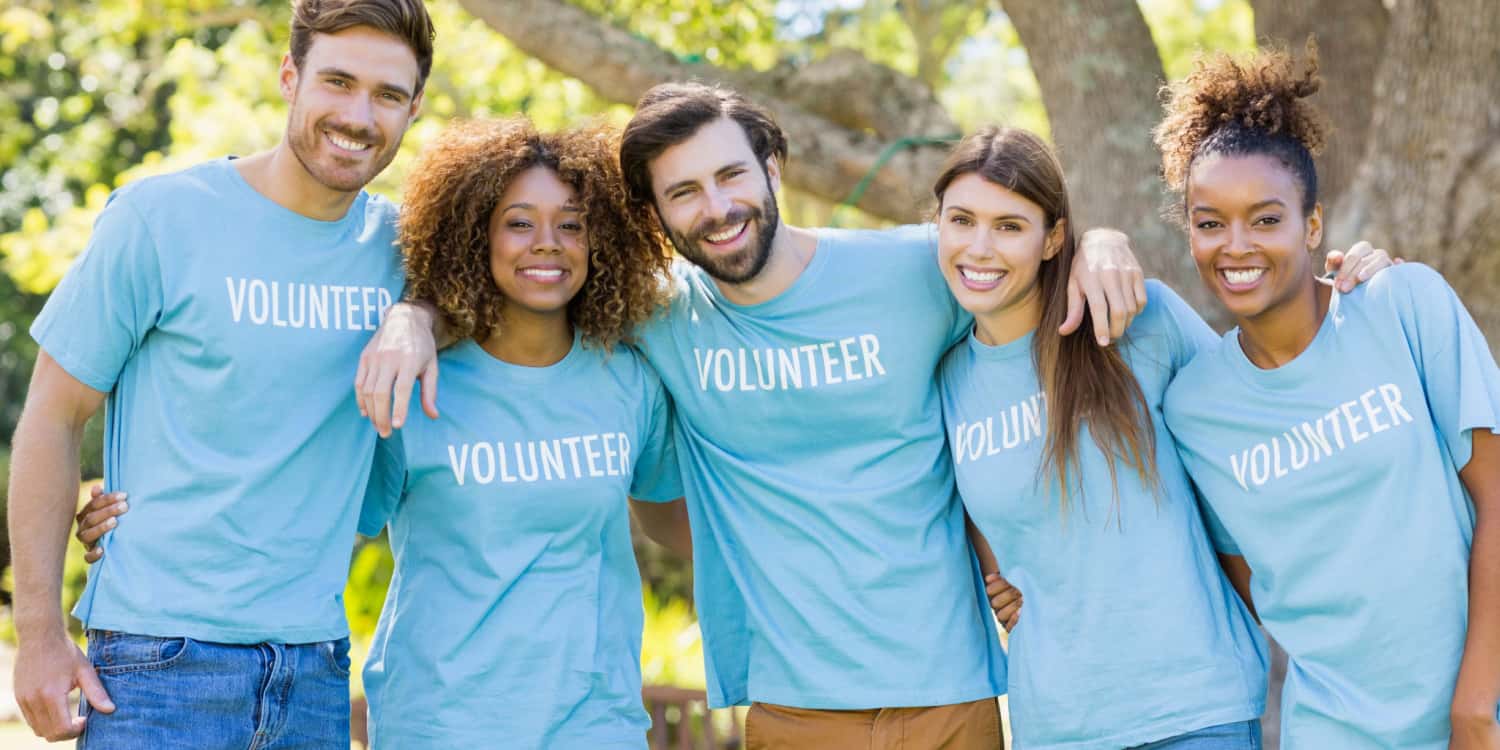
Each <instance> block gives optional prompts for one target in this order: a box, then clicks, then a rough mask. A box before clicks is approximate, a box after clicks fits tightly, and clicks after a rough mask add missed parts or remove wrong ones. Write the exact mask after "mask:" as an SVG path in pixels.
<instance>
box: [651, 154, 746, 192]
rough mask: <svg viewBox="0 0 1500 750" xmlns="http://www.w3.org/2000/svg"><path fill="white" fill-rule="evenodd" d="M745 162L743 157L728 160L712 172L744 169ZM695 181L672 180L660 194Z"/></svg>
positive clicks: (695, 181)
mask: <svg viewBox="0 0 1500 750" xmlns="http://www.w3.org/2000/svg"><path fill="white" fill-rule="evenodd" d="M747 163H748V162H746V161H745V160H743V159H741V160H740V161H736V162H730V163H728V164H725V165H724V166H722V167H719V168H718V169H716V170H714V174H715V175H720V174H723V173H724V172H725V171H726V170H730V169H744V168H745V166H746V164H747ZM697 182H698V181H697V180H679V181H677V182H674V183H672V184H670V185H668V186H666V187H664V188H662V191H661V194H662V195H671V194H672V193H673V192H675V191H676V190H677V189H678V188H683V187H687V186H689V185H692V184H695V183H697Z"/></svg>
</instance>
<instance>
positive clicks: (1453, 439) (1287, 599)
mask: <svg viewBox="0 0 1500 750" xmlns="http://www.w3.org/2000/svg"><path fill="white" fill-rule="evenodd" d="M1316 72H1317V58H1316V49H1315V48H1313V47H1312V46H1311V45H1309V60H1308V64H1307V66H1306V69H1305V70H1304V71H1302V72H1298V69H1297V66H1296V65H1295V64H1294V62H1293V60H1292V58H1291V57H1290V56H1289V55H1288V54H1286V53H1285V52H1279V51H1270V52H1261V53H1259V54H1256V55H1253V56H1251V57H1248V58H1242V59H1237V58H1233V57H1229V56H1223V55H1218V56H1213V57H1209V58H1206V59H1203V60H1200V61H1199V62H1198V64H1197V67H1196V69H1195V71H1194V72H1193V73H1192V74H1191V75H1189V76H1188V77H1187V78H1186V79H1184V80H1182V81H1178V82H1176V83H1174V84H1172V85H1171V87H1170V88H1169V93H1170V97H1169V100H1168V101H1167V103H1166V116H1165V118H1164V119H1163V121H1162V122H1161V124H1160V126H1159V127H1158V128H1157V130H1156V142H1157V144H1158V145H1159V146H1160V148H1161V152H1162V165H1163V169H1164V172H1165V175H1166V177H1167V180H1168V182H1169V183H1170V185H1171V187H1172V188H1174V189H1175V190H1178V191H1181V192H1182V193H1183V204H1182V206H1183V209H1184V212H1185V218H1186V223H1187V233H1188V241H1189V244H1190V246H1191V249H1192V256H1193V260H1194V262H1195V263H1196V264H1197V266H1198V271H1199V274H1200V275H1201V277H1202V279H1203V282H1204V283H1205V284H1206V285H1207V286H1208V288H1209V289H1211V290H1212V291H1213V292H1214V294H1215V295H1216V296H1217V297H1218V299H1219V301H1220V302H1221V303H1222V304H1223V305H1224V306H1225V307H1226V308H1227V309H1228V310H1229V312H1230V313H1231V314H1232V315H1233V317H1234V319H1235V322H1236V323H1237V327H1236V328H1234V329H1233V330H1231V331H1230V332H1229V333H1228V334H1226V335H1225V336H1224V337H1223V339H1222V340H1220V341H1218V342H1217V343H1215V344H1214V345H1212V346H1210V347H1208V348H1206V349H1205V350H1204V351H1203V353H1202V354H1200V356H1198V357H1197V358H1196V359H1195V360H1194V361H1193V362H1192V363H1191V364H1189V365H1188V366H1187V367H1186V368H1184V369H1183V370H1182V371H1181V372H1179V373H1178V375H1177V377H1176V379H1175V380H1174V381H1173V383H1172V385H1171V387H1170V388H1169V389H1168V391H1167V396H1166V402H1165V408H1164V414H1165V417H1166V421H1167V426H1168V427H1169V428H1170V429H1171V431H1172V434H1173V435H1174V436H1175V438H1176V441H1177V445H1178V449H1179V451H1180V453H1181V455H1182V458H1183V462H1184V464H1185V465H1186V466H1187V469H1188V471H1189V472H1190V474H1191V475H1192V478H1193V480H1194V482H1195V483H1196V484H1197V486H1198V488H1199V490H1200V492H1201V493H1202V496H1203V499H1204V501H1205V507H1206V511H1207V512H1206V516H1207V518H1208V522H1209V526H1210V532H1211V535H1212V537H1213V540H1214V542H1215V546H1216V547H1217V548H1218V550H1219V552H1220V553H1221V555H1223V556H1225V560H1226V566H1227V568H1228V569H1229V570H1230V576H1231V579H1232V580H1233V581H1234V583H1235V587H1236V589H1238V590H1239V592H1240V594H1241V596H1242V597H1244V599H1245V601H1246V602H1247V603H1252V604H1251V606H1252V607H1253V608H1254V609H1255V610H1257V611H1258V613H1259V617H1260V620H1261V622H1262V623H1264V625H1265V627H1266V629H1267V630H1268V631H1269V632H1270V633H1271V634H1272V635H1273V636H1275V638H1276V639H1277V641H1279V642H1280V643H1281V644H1282V645H1283V646H1285V647H1286V650H1287V652H1288V654H1289V655H1290V664H1289V666H1288V670H1287V679H1286V686H1285V689H1284V692H1283V695H1282V711H1281V720H1282V730H1281V736H1282V738H1283V739H1282V741H1283V743H1284V746H1285V747H1291V748H1376V747H1379V748H1431V749H1432V750H1438V749H1440V748H1445V747H1448V748H1466V749H1467V748H1486V749H1487V750H1494V749H1495V748H1500V726H1497V723H1496V714H1497V703H1500V438H1497V437H1496V434H1495V431H1496V428H1497V427H1500V370H1497V368H1496V365H1495V361H1494V359H1493V357H1492V356H1491V354H1490V349H1489V346H1488V345H1487V344H1486V342H1485V340H1484V336H1483V335H1482V334H1481V333H1480V331H1479V329H1478V328H1477V327H1476V326H1475V324H1474V321H1473V319H1472V318H1471V317H1470V316H1469V314H1468V312H1467V311H1466V310H1465V309H1464V306H1463V304H1462V303H1461V302H1460V301H1459V299H1458V297H1457V296H1456V295H1455V294H1454V292H1453V290H1452V289H1451V288H1450V287H1449V286H1448V284H1447V283H1446V282H1444V280H1443V278H1442V277H1441V276H1439V275H1438V274H1437V273H1435V272H1434V271H1433V270H1432V269H1430V268H1427V267H1425V266H1421V265H1418V264H1415V263H1408V264H1406V265H1403V266H1400V267H1397V268H1394V269H1391V270H1390V271H1389V272H1386V273H1382V274H1380V275H1379V276H1377V277H1375V278H1374V279H1372V280H1371V281H1370V282H1369V283H1367V284H1365V285H1363V286H1361V287H1359V288H1357V289H1355V290H1353V291H1350V292H1347V293H1341V292H1340V291H1338V290H1336V289H1333V288H1330V287H1329V286H1326V285H1324V284H1321V283H1319V281H1318V279H1317V278H1316V277H1315V275H1314V274H1315V271H1314V268H1313V264H1312V261H1311V257H1310V255H1309V253H1310V251H1311V250H1313V249H1314V248H1315V247H1317V245H1318V243H1319V241H1320V239H1321V236H1322V233H1323V207H1322V206H1321V205H1320V204H1319V202H1318V179H1317V172H1316V169H1315V168H1314V166H1313V160H1312V155H1313V154H1314V153H1315V152H1317V150H1318V149H1319V148H1320V147H1321V146H1322V144H1323V139H1324V126H1323V124H1322V121H1321V118H1320V116H1319V115H1318V113H1317V112H1316V111H1315V110H1314V109H1313V107H1312V106H1311V105H1310V104H1308V103H1307V101H1306V98H1307V97H1309V96H1311V95H1312V94H1313V93H1314V92H1316V91H1317V90H1318V86H1319V81H1318V78H1317V75H1316ZM1413 199H1416V200H1421V199H1424V197H1423V196H1413ZM1425 199H1429V200H1442V199H1443V197H1441V196H1426V197H1425ZM1424 229H1430V228H1424Z"/></svg>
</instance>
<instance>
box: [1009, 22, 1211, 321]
mask: <svg viewBox="0 0 1500 750" xmlns="http://www.w3.org/2000/svg"><path fill="white" fill-rule="evenodd" d="M1001 5H1002V6H1003V7H1004V9H1005V12H1006V14H1007V15H1008V16H1010V20H1011V22H1012V23H1013V24H1014V25H1015V27H1016V31H1017V33H1018V34H1019V35H1020V37H1021V42H1022V44H1024V45H1025V46H1026V54H1027V56H1028V57H1029V58H1030V60H1031V69H1032V71H1033V72H1034V73H1035V74H1036V77H1037V83H1038V84H1040V86H1041V90H1042V101H1043V103H1044V104H1045V105H1046V106H1047V117H1048V119H1049V120H1050V121H1051V123H1052V140H1053V142H1054V143H1055V144H1056V145H1057V149H1058V153H1059V155H1060V156H1061V157H1062V161H1063V166H1064V168H1065V170H1066V172H1067V174H1068V188H1069V197H1070V198H1071V200H1072V204H1073V212H1074V213H1075V214H1076V219H1075V223H1076V224H1077V225H1078V226H1079V227H1080V228H1086V227H1091V226H1112V227H1115V228H1118V229H1120V230H1122V231H1124V232H1125V233H1127V234H1129V235H1130V238H1131V242H1132V244H1133V245H1134V247H1135V250H1136V254H1137V255H1138V256H1139V257H1140V259H1141V262H1142V263H1143V264H1144V265H1145V267H1146V271H1147V274H1148V275H1151V276H1156V277H1160V278H1162V279H1164V280H1166V281H1167V282H1168V283H1169V284H1170V285H1171V286H1172V288H1173V289H1175V290H1177V291H1178V292H1179V293H1180V294H1182V295H1183V296H1184V297H1185V298H1186V299H1188V300H1189V301H1190V302H1192V303H1194V307H1196V308H1197V309H1198V310H1200V311H1202V312H1204V313H1205V314H1207V315H1209V316H1211V317H1212V316H1216V315H1218V314H1219V306H1218V305H1217V304H1214V303H1213V301H1212V300H1211V299H1210V298H1209V295H1208V292H1207V291H1205V290H1204V289H1203V285H1202V283H1200V282H1199V281H1198V274H1197V271H1196V270H1195V269H1194V267H1193V263H1192V259H1191V258H1190V257H1189V255H1188V253H1187V242H1186V239H1185V236H1184V235H1183V233H1182V231H1181V230H1180V229H1178V228H1177V227H1175V226H1173V225H1172V224H1171V223H1170V222H1168V221H1166V220H1165V219H1163V218H1162V211H1163V208H1164V206H1165V201H1166V200H1167V199H1168V197H1167V195H1166V193H1165V192H1164V190H1163V188H1162V183H1161V179H1160V174H1161V169H1160V156H1159V155H1158V153H1157V151H1156V147H1155V146H1154V145H1153V144H1152V142H1151V128H1152V127H1154V126H1155V125H1156V122H1157V121H1158V120H1159V119H1160V118H1161V109H1160V105H1159V103H1158V101H1159V100H1158V98H1157V91H1158V89H1159V88H1160V87H1161V84H1162V82H1163V72H1162V63H1161V57H1160V55H1159V54H1158V53H1157V50H1156V43H1155V42H1154V41H1153V40H1152V38H1151V30H1150V28H1149V27H1148V26H1147V25H1146V19H1145V17H1144V16H1142V15H1141V10H1140V7H1139V6H1138V5H1137V4H1136V2H1135V0H1002V2H1001ZM1210 322H1218V321H1214V320H1211V321H1210Z"/></svg>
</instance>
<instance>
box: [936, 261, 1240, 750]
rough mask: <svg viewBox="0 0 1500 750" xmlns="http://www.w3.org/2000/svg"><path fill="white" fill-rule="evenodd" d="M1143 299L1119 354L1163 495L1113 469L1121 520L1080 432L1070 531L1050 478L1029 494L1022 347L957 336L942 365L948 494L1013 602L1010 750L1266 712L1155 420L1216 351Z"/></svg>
mask: <svg viewBox="0 0 1500 750" xmlns="http://www.w3.org/2000/svg"><path fill="white" fill-rule="evenodd" d="M1146 293H1147V300H1148V303H1147V305H1146V309H1145V311H1143V312H1142V313H1141V314H1140V315H1139V316H1137V317H1136V319H1135V320H1134V321H1132V322H1131V324H1130V328H1129V331H1128V332H1127V335H1126V338H1125V339H1124V340H1123V341H1122V343H1121V344H1120V352H1121V354H1122V356H1123V357H1124V359H1125V362H1126V363H1127V364H1128V365H1129V366H1130V369H1131V371H1132V372H1134V373H1135V378H1136V382H1138V383H1139V384H1140V387H1141V391H1142V394H1143V395H1144V396H1145V397H1146V404H1147V406H1148V407H1149V409H1150V413H1151V418H1152V422H1153V425H1154V427H1155V435H1156V471H1157V475H1158V477H1159V480H1160V485H1159V487H1157V488H1153V487H1151V486H1149V485H1147V484H1146V483H1144V482H1142V480H1141V477H1140V476H1139V475H1138V474H1137V473H1136V472H1135V471H1134V470H1133V469H1131V468H1130V467H1129V466H1127V465H1124V464H1123V463H1121V462H1116V469H1115V471H1116V476H1117V477H1118V482H1119V485H1118V486H1119V505H1118V507H1116V506H1114V504H1113V503H1114V494H1113V488H1112V487H1111V484H1110V474H1109V466H1108V463H1107V462H1108V461H1110V460H1111V459H1109V458H1106V456H1105V455H1104V453H1102V452H1101V451H1100V450H1099V448H1098V446H1097V445H1096V444H1095V443H1094V440H1093V438H1092V437H1090V436H1089V435H1088V432H1087V430H1086V429H1085V430H1084V431H1083V432H1082V433H1081V434H1080V435H1079V438H1078V449H1079V450H1078V454H1079V460H1080V466H1081V473H1080V474H1078V475H1074V476H1073V477H1072V478H1070V482H1073V483H1074V487H1075V490H1074V492H1073V493H1071V494H1070V497H1069V500H1070V505H1069V509H1068V514H1067V517H1066V518H1064V517H1063V514H1062V512H1061V510H1060V506H1059V499H1060V498H1059V492H1058V489H1057V484H1056V478H1055V476H1040V477H1039V476H1038V472H1039V471H1040V468H1041V465H1042V446H1043V444H1044V443H1045V441H1046V429H1047V418H1048V410H1047V406H1046V398H1045V396H1044V394H1043V393H1042V392H1041V387H1040V385H1038V382H1037V375H1036V371H1035V368H1034V367H1033V366H1032V360H1031V344H1032V335H1031V334H1027V335H1026V336H1024V337H1022V338H1020V339H1017V340H1016V341H1012V342H1010V343H1007V344H1003V345H1000V346H986V345H985V344H982V343H980V342H979V340H978V339H976V338H975V337H974V336H973V335H972V334H971V335H970V336H969V338H968V340H967V341H966V342H965V343H963V344H960V345H959V346H956V347H954V348H953V351H951V352H949V353H948V356H947V358H946V359H944V361H943V365H942V369H941V375H940V377H939V382H940V384H941V388H942V394H943V416H944V418H945V421H946V423H947V428H948V443H949V445H950V446H951V448H952V452H953V457H954V463H955V468H956V472H957V474H958V490H959V494H960V495H962V496H963V501H964V506H965V507H966V508H967V509H968V511H969V516H970V517H971V518H973V519H974V523H975V524H977V525H978V527H979V530H980V531H982V532H983V533H984V535H985V537H986V538H987V539H988V540H989V542H990V546H991V547H993V548H994V551H995V556H996V558H997V559H998V560H999V561H1000V569H1001V570H1002V571H1004V573H1005V576H1006V578H1007V579H1008V580H1009V581H1010V582H1011V584H1012V585H1014V586H1015V587H1016V588H1018V589H1020V591H1021V593H1022V595H1023V596H1025V597H1026V608H1025V612H1023V613H1022V615H1021V619H1020V623H1019V624H1018V625H1017V627H1016V629H1015V631H1014V632H1012V633H1011V636H1010V649H1009V652H1010V653H1009V655H1010V675H1009V691H1008V692H1009V696H1010V712H1011V721H1012V724H1011V731H1012V734H1013V736H1014V738H1015V742H1016V747H1021V748H1049V749H1062V748H1067V750H1118V748H1122V747H1129V746H1133V745H1140V744H1145V743H1148V742H1153V741H1156V740H1161V739H1165V738H1168V737H1174V736H1177V735H1180V734H1185V733H1187V732H1191V731H1194V730H1197V729H1203V728H1206V727H1211V726H1216V725H1219V724H1227V723H1230V722H1239V721H1247V720H1250V719H1255V718H1257V717H1259V716H1260V714H1261V712H1262V711H1263V710H1264V708H1265V697H1266V661H1265V644H1264V642H1263V640H1262V639H1261V637H1260V632H1259V630H1258V628H1256V626H1255V623H1254V621H1253V620H1252V618H1251V617H1250V613H1249V611H1248V610H1246V608H1245V605H1244V603H1242V602H1241V601H1240V599H1239V596H1237V595H1236V594H1235V593H1234V589H1233V588H1232V587H1231V586H1230V585H1229V581H1228V580H1227V579H1226V578H1225V577H1224V573H1223V571H1222V570H1221V569H1220V567H1219V562H1218V559H1217V557H1215V555H1214V552H1213V549H1212V548H1211V547H1210V545H1209V541H1208V535H1207V533H1206V532H1205V531H1204V528H1203V521H1202V518H1201V517H1200V515H1199V510H1198V503H1197V498H1196V497H1195V495H1194V493H1193V488H1192V484H1191V483H1189V481H1188V478H1187V472H1186V471H1185V470H1184V469H1183V468H1182V463H1181V461H1180V460H1179V459H1178V458H1177V450H1176V448H1175V447H1174V446H1173V445H1172V436H1171V435H1170V434H1168V433H1167V430H1166V427H1165V426H1164V425H1163V423H1162V419H1161V400H1162V395H1163V394H1164V393H1165V392H1166V390H1167V384H1168V383H1169V382H1171V380H1172V376H1173V374H1175V373H1176V372H1177V370H1178V369H1180V368H1181V367H1182V366H1183V365H1185V364H1187V362H1188V360H1190V359H1192V358H1193V355H1194V354H1195V353H1196V352H1197V351H1198V349H1199V347H1211V346H1212V343H1213V341H1214V340H1215V338H1216V337H1215V336H1214V333H1213V331H1212V330H1210V329H1209V327H1208V326H1207V325H1206V324H1205V323H1204V322H1203V320H1202V319H1201V318H1199V317H1198V315H1197V313H1195V312H1193V310H1192V309H1191V308H1190V307H1188V306H1187V303H1185V302H1183V301H1182V299H1181V298H1180V297H1178V296H1177V295H1176V294H1175V293H1174V292H1173V291H1172V290H1171V289H1168V288H1167V287H1166V286H1164V285H1163V284H1161V283H1160V282H1157V281H1154V280H1153V281H1148V282H1146ZM1080 483H1081V487H1082V495H1081V496H1080V494H1079V492H1078V490H1077V488H1078V487H1079V485H1080Z"/></svg>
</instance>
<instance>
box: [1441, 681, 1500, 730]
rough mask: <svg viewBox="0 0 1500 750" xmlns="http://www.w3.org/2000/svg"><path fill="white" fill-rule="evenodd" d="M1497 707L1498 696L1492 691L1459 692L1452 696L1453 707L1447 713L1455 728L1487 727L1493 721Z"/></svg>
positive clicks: (1499, 697) (1498, 703)
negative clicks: (1458, 726)
mask: <svg viewBox="0 0 1500 750" xmlns="http://www.w3.org/2000/svg"><path fill="white" fill-rule="evenodd" d="M1497 707H1500V695H1497V694H1496V692H1495V691H1493V690H1485V691H1479V690H1471V691H1462V690H1461V691H1458V692H1455V693H1454V694H1453V705H1452V706H1451V707H1450V708H1449V712H1448V713H1449V717H1450V718H1451V719H1452V720H1453V723H1454V725H1455V726H1457V725H1461V724H1466V725H1474V724H1483V725H1488V724H1489V723H1491V722H1494V721H1495V712H1496V709H1497Z"/></svg>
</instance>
